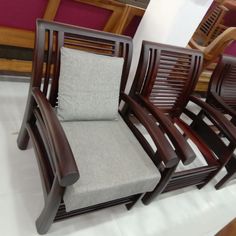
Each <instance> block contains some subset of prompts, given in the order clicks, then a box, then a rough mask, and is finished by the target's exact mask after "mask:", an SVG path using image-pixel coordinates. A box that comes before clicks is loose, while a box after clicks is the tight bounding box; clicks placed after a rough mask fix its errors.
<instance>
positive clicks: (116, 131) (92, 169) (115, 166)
mask: <svg viewBox="0 0 236 236" xmlns="http://www.w3.org/2000/svg"><path fill="white" fill-rule="evenodd" d="M61 125H62V127H63V129H64V131H65V133H66V136H67V139H68V141H69V144H70V146H71V149H72V152H73V154H74V157H75V160H76V163H77V166H78V168H79V171H80V179H79V180H78V181H77V182H76V183H75V184H74V185H72V186H69V187H68V188H66V192H65V195H64V202H65V206H66V211H72V210H75V209H80V208H84V207H87V206H92V205H96V204H99V203H103V202H107V201H112V200H115V199H119V198H123V197H127V196H130V195H134V194H138V193H143V192H149V191H152V190H153V189H154V188H155V186H156V185H157V183H158V182H159V180H160V173H159V171H158V169H157V168H156V166H155V165H154V164H153V162H152V161H151V159H150V157H149V156H148V155H147V154H146V152H145V151H144V150H143V148H142V146H141V145H140V143H139V142H138V141H137V139H136V138H135V136H134V135H133V133H132V132H131V131H130V130H129V128H128V126H127V125H126V124H125V123H124V121H123V120H122V118H121V117H118V120H114V121H77V122H61Z"/></svg>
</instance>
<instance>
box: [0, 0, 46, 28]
mask: <svg viewBox="0 0 236 236" xmlns="http://www.w3.org/2000/svg"><path fill="white" fill-rule="evenodd" d="M47 3H48V0H0V26H8V27H13V28H19V29H26V30H34V29H35V20H36V19H37V18H42V17H43V14H44V11H45V9H46V6H47Z"/></svg>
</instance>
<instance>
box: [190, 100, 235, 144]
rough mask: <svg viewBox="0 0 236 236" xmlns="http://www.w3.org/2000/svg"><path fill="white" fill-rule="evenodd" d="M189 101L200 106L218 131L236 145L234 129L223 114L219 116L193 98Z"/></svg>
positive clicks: (204, 103) (215, 111) (203, 103)
mask: <svg viewBox="0 0 236 236" xmlns="http://www.w3.org/2000/svg"><path fill="white" fill-rule="evenodd" d="M190 101H192V102H193V103H195V104H197V105H198V106H200V107H201V108H202V109H203V110H204V111H205V112H206V113H207V114H208V116H209V117H211V118H212V119H213V121H214V122H215V125H217V127H218V129H219V130H220V131H221V132H222V133H224V134H225V135H226V136H227V137H228V138H229V139H230V140H231V141H233V142H234V143H236V127H235V126H234V125H233V124H232V123H231V122H230V121H229V120H228V119H226V118H225V117H224V115H223V114H221V113H220V112H219V111H217V110H216V109H215V108H213V107H212V106H210V105H209V104H207V103H206V102H204V101H202V100H200V99H198V98H196V97H194V96H190Z"/></svg>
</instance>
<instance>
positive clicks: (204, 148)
mask: <svg viewBox="0 0 236 236" xmlns="http://www.w3.org/2000/svg"><path fill="white" fill-rule="evenodd" d="M202 59H203V58H202V54H201V52H199V51H196V50H192V49H186V48H179V47H174V46H169V45H162V44H158V43H153V42H148V41H144V42H143V44H142V50H141V56H140V60H139V64H138V68H137V72H136V75H135V78H134V82H133V85H132V88H131V91H130V96H131V97H132V98H133V99H134V100H135V101H137V102H138V103H139V104H141V105H142V106H143V107H144V108H145V109H146V112H147V114H150V115H152V118H153V119H154V120H155V122H157V123H159V124H160V127H161V129H162V130H163V132H165V133H166V134H167V135H168V136H169V139H170V140H171V142H172V144H173V146H174V147H175V150H176V153H177V154H178V156H179V159H180V161H182V163H183V164H185V165H188V164H190V163H191V162H192V161H193V160H194V155H193V154H192V150H190V149H189V147H188V146H187V145H186V143H184V142H183V141H182V140H181V139H179V136H182V134H181V135H180V133H178V131H177V130H176V127H175V126H174V124H175V125H177V126H179V127H180V128H181V129H182V131H183V136H182V137H184V138H185V139H186V140H187V139H191V140H192V141H193V142H194V143H195V144H196V146H197V147H198V149H199V150H200V151H201V153H202V154H203V156H204V158H205V160H206V162H207V165H206V166H203V167H198V168H194V169H189V170H184V171H176V167H177V165H176V166H173V167H171V168H168V167H166V166H164V165H162V164H160V163H159V164H160V165H159V170H160V172H161V176H162V179H161V181H160V182H159V184H158V186H157V187H156V188H155V190H154V191H155V193H149V194H146V195H145V197H144V198H143V199H142V201H143V202H144V204H148V203H149V202H150V201H151V199H152V198H154V197H155V196H157V194H159V193H163V192H168V191H172V190H176V189H179V188H183V187H187V186H191V185H196V186H197V187H198V188H202V187H203V186H205V185H206V184H207V183H208V182H209V181H210V180H211V179H212V178H213V177H214V176H215V175H216V174H217V173H218V172H219V171H220V170H221V169H222V168H223V167H224V166H225V165H226V163H227V162H228V161H229V160H230V158H231V155H232V153H233V151H234V149H235V141H236V129H235V127H234V126H233V125H232V124H231V123H230V122H229V121H228V120H227V119H226V118H225V117H224V116H223V115H222V114H221V113H220V112H219V111H217V110H215V109H214V108H212V107H211V106H210V105H209V104H207V103H205V102H203V101H202V100H200V99H198V98H196V97H194V96H192V95H191V93H192V92H193V89H194V87H195V85H196V83H197V80H198V77H199V74H200V72H201V68H202ZM189 101H191V102H193V103H195V104H196V105H197V106H199V107H200V108H201V111H200V112H199V113H198V114H195V113H193V112H192V111H190V110H189V109H187V107H186V105H187V103H188V102H189ZM163 113H165V115H164V114H163ZM181 114H185V115H186V116H188V117H189V118H190V119H191V120H192V123H191V125H190V126H189V125H188V124H186V123H185V122H184V120H182V119H181V117H180V116H181ZM205 116H206V117H207V118H208V119H209V120H210V121H211V122H212V123H213V124H214V125H215V126H216V127H217V128H218V129H219V130H220V131H221V132H222V133H224V134H225V136H226V137H227V138H228V139H229V140H230V141H232V143H233V144H232V145H229V146H226V145H225V144H224V143H223V142H222V140H221V139H220V138H219V137H218V135H217V134H216V133H215V132H214V130H213V129H212V126H209V125H208V124H207V123H205V121H204V117H205ZM167 117H168V118H167ZM170 120H171V122H170Z"/></svg>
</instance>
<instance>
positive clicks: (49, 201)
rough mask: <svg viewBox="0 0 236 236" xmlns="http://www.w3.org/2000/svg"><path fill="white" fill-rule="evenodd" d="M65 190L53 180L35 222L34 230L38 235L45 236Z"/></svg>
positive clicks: (55, 179) (56, 180)
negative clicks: (42, 235)
mask: <svg viewBox="0 0 236 236" xmlns="http://www.w3.org/2000/svg"><path fill="white" fill-rule="evenodd" d="M64 192H65V188H64V187H61V186H60V185H59V182H58V179H57V177H55V178H54V181H53V184H52V188H51V190H50V192H49V194H48V196H47V198H46V201H45V206H44V208H43V210H42V212H41V214H40V216H39V217H38V219H37V220H36V228H37V231H38V233H39V234H45V233H47V231H48V230H49V228H50V226H51V225H52V223H53V221H54V219H55V216H56V214H57V211H58V208H59V206H60V203H61V200H62V196H63V195H64Z"/></svg>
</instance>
